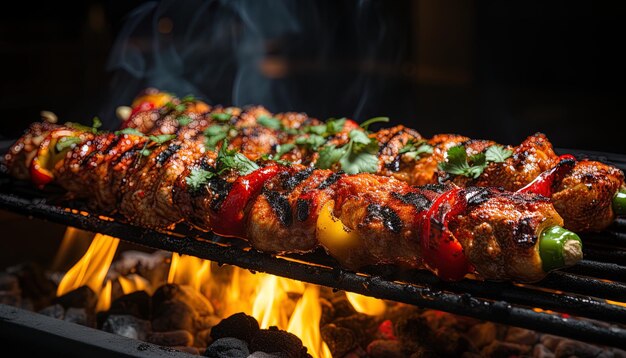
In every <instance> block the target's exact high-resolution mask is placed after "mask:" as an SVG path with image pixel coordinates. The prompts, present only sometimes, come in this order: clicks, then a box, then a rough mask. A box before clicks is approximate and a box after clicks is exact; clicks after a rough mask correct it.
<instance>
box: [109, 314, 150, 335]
mask: <svg viewBox="0 0 626 358" xmlns="http://www.w3.org/2000/svg"><path fill="white" fill-rule="evenodd" d="M102 330H103V331H105V332H111V333H115V334H118V335H120V336H124V337H128V338H133V339H140V340H142V341H145V340H146V338H147V337H148V334H150V331H151V325H150V321H146V320H143V319H139V318H137V317H134V316H130V315H109V317H108V318H107V319H106V321H105V322H104V324H103V325H102Z"/></svg>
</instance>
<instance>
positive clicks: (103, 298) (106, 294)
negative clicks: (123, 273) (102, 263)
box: [96, 280, 111, 312]
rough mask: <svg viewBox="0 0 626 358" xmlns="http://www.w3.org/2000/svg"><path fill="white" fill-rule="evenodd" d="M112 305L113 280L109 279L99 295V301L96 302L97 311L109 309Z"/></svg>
mask: <svg viewBox="0 0 626 358" xmlns="http://www.w3.org/2000/svg"><path fill="white" fill-rule="evenodd" d="M110 307H111V280H107V283H106V284H105V285H104V287H103V288H102V290H101V291H100V295H99V296H98V302H97V303H96V312H103V311H108V310H109V308H110Z"/></svg>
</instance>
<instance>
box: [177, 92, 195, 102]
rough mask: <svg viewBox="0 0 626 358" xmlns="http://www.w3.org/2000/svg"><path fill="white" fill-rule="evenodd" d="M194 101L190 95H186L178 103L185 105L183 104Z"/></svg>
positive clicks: (193, 97)
mask: <svg viewBox="0 0 626 358" xmlns="http://www.w3.org/2000/svg"><path fill="white" fill-rule="evenodd" d="M195 100H196V97H195V96H194V95H192V94H188V95H186V96H185V97H183V98H181V99H180V101H181V102H183V103H185V102H194V101H195Z"/></svg>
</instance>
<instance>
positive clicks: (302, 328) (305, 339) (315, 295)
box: [287, 285, 332, 358]
mask: <svg viewBox="0 0 626 358" xmlns="http://www.w3.org/2000/svg"><path fill="white" fill-rule="evenodd" d="M321 317H322V307H321V306H320V304H319V288H318V287H317V286H314V285H307V288H306V290H305V291H304V294H303V295H302V298H300V300H299V301H298V303H297V304H296V308H295V310H294V311H293V314H292V315H291V318H290V320H289V325H288V326H287V331H288V332H291V333H293V334H295V335H296V336H298V337H299V338H300V339H301V340H302V344H304V346H305V347H307V349H308V352H309V353H310V354H311V355H312V356H313V357H316V358H331V357H332V354H331V353H330V349H328V346H327V345H326V343H324V341H322V335H321V333H320V328H319V327H320V319H321Z"/></svg>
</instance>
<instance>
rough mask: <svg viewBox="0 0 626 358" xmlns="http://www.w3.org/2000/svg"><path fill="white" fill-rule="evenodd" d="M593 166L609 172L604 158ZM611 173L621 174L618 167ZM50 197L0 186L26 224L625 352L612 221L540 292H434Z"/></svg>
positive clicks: (379, 271) (533, 288)
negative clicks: (29, 220) (141, 223)
mask: <svg viewBox="0 0 626 358" xmlns="http://www.w3.org/2000/svg"><path fill="white" fill-rule="evenodd" d="M598 155H599V154H598ZM598 159H603V161H605V162H611V161H610V160H607V158H606V157H602V158H598ZM614 164H616V165H617V166H618V167H625V166H626V160H624V161H623V163H620V162H619V161H617V162H614ZM55 197H56V198H58V197H59V196H58V193H54V192H47V193H43V192H41V191H35V190H33V189H32V188H30V186H28V185H26V184H24V183H19V182H15V181H13V180H11V179H8V178H3V179H1V181H0V208H4V209H7V210H10V211H12V212H15V213H19V214H22V215H27V216H29V217H33V218H38V219H44V220H49V221H52V222H56V223H60V224H64V225H70V226H74V227H77V228H80V229H84V230H88V231H93V232H99V233H103V234H108V235H111V236H114V237H118V238H120V239H123V240H126V241H129V242H133V243H136V244H141V245H145V246H148V247H152V248H155V249H163V250H168V251H175V252H178V253H181V254H186V255H193V256H197V257H200V258H204V259H208V260H212V261H215V262H218V263H221V264H231V265H236V266H239V267H242V268H245V269H249V270H252V271H260V272H267V273H270V274H274V275H279V276H284V277H289V278H293V279H296V280H301V281H305V282H310V283H313V284H319V285H324V286H329V287H332V288H335V289H338V290H346V291H352V292H356V293H360V294H364V295H368V296H373V297H377V298H382V299H387V300H393V301H398V302H404V303H408V304H413V305H417V306H420V307H426V308H432V309H438V310H442V311H447V312H451V313H455V314H460V315H466V316H470V317H475V318H479V319H484V320H489V321H494V322H499V323H505V324H510V325H514V326H519V327H524V328H528V329H533V330H538V331H542V332H546V333H550V334H555V335H560V336H566V337H570V338H574V339H578V340H581V341H587V342H592V343H598V344H605V345H611V346H616V347H625V345H626V329H624V325H626V306H625V305H617V304H611V303H609V302H607V300H611V301H620V302H625V301H626V266H624V264H625V263H626V260H625V257H626V220H618V221H617V222H616V223H615V225H614V226H613V227H611V228H610V230H607V231H605V232H602V233H597V234H592V235H587V236H586V237H585V236H583V240H584V241H585V243H586V244H585V249H584V255H585V260H583V261H581V262H580V263H578V264H577V265H575V266H573V267H571V268H569V269H567V270H563V271H558V272H553V273H551V274H549V275H548V277H546V278H545V279H544V280H542V281H541V282H538V283H535V284H524V285H522V284H514V283H509V282H483V281H478V280H472V279H465V280H463V281H460V282H442V281H440V280H439V279H438V278H437V277H435V276H434V275H432V274H431V273H429V272H426V271H418V270H413V271H405V272H397V271H395V270H393V268H385V267H375V268H372V269H369V270H365V271H364V272H359V273H355V272H351V271H347V270H344V269H341V268H339V266H338V264H337V263H336V262H335V261H334V259H332V258H331V257H329V256H328V255H326V254H325V253H324V252H323V251H322V250H319V251H316V252H313V253H310V254H305V255H285V256H276V255H270V254H266V253H262V252H259V251H256V250H254V249H251V248H250V247H248V246H247V244H246V242H244V241H243V240H237V239H229V238H223V237H220V236H217V235H212V234H206V233H201V232H197V231H194V230H191V229H189V228H187V227H186V226H184V225H179V226H180V227H177V228H176V229H174V230H172V231H155V230H148V229H145V228H141V227H137V226H134V225H129V224H126V223H124V222H122V221H121V220H118V219H117V218H114V217H110V216H103V215H97V214H91V213H89V212H88V211H86V210H85V208H84V207H83V204H82V203H80V202H76V203H70V206H71V209H70V208H68V207H67V206H64V205H55V204H57V203H59V202H60V201H59V200H56V199H55ZM65 205H67V203H65Z"/></svg>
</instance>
